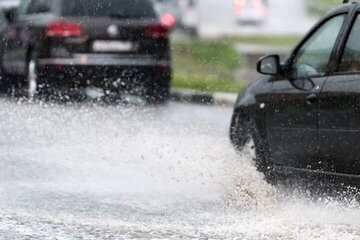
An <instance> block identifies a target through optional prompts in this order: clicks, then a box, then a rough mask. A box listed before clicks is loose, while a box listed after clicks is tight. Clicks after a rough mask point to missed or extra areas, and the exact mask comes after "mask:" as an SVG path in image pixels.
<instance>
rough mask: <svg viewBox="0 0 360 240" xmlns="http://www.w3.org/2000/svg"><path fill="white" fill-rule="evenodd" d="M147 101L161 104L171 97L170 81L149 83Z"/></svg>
mask: <svg viewBox="0 0 360 240" xmlns="http://www.w3.org/2000/svg"><path fill="white" fill-rule="evenodd" d="M145 98H146V101H147V102H149V103H156V104H161V103H165V102H166V101H167V100H168V99H169V98H170V81H169V82H155V83H152V84H148V85H147V86H146V91H145Z"/></svg>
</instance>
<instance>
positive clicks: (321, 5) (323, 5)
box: [306, 0, 342, 16]
mask: <svg viewBox="0 0 360 240" xmlns="http://www.w3.org/2000/svg"><path fill="white" fill-rule="evenodd" d="M341 3H342V0H306V7H307V10H308V12H309V13H310V14H312V15H315V16H323V15H325V14H326V13H327V12H328V11H329V10H331V9H332V8H335V7H337V6H339V5H340V4H341Z"/></svg>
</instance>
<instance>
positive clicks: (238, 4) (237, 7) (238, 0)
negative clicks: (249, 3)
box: [234, 0, 246, 14]
mask: <svg viewBox="0 0 360 240" xmlns="http://www.w3.org/2000/svg"><path fill="white" fill-rule="evenodd" d="M245 1H246V0H234V13H235V14H240V13H241V11H242V9H243V7H244V5H245Z"/></svg>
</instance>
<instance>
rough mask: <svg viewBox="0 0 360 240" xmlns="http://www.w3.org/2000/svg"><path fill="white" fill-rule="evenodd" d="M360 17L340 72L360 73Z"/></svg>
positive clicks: (348, 44)
mask: <svg viewBox="0 0 360 240" xmlns="http://www.w3.org/2000/svg"><path fill="white" fill-rule="evenodd" d="M359 38H360V16H359V15H358V16H357V17H356V21H355V23H354V25H353V28H352V30H351V33H350V36H349V38H348V40H347V43H346V46H345V49H344V53H343V56H342V58H341V62H340V67H339V70H338V71H339V72H359V71H360V41H359Z"/></svg>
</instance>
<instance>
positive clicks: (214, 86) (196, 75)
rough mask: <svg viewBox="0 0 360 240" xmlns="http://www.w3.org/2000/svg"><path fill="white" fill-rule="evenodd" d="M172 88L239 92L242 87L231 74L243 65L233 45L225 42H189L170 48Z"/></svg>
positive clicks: (179, 43)
mask: <svg viewBox="0 0 360 240" xmlns="http://www.w3.org/2000/svg"><path fill="white" fill-rule="evenodd" d="M172 55H173V61H174V77H173V87H178V88H190V89H195V90H201V91H208V92H217V91H220V92H238V91H239V89H241V88H242V87H244V86H242V85H241V84H240V83H238V82H236V81H235V79H234V72H235V70H236V69H237V68H240V67H241V65H242V60H241V57H240V56H239V54H238V53H237V52H236V50H235V47H234V45H233V43H231V42H230V41H226V40H191V41H185V42H175V43H173V45H172Z"/></svg>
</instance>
